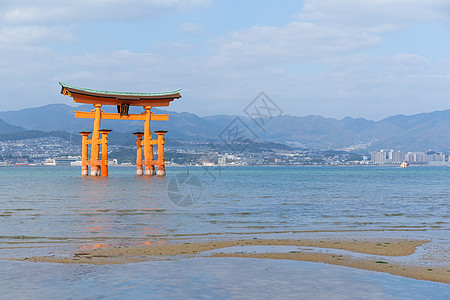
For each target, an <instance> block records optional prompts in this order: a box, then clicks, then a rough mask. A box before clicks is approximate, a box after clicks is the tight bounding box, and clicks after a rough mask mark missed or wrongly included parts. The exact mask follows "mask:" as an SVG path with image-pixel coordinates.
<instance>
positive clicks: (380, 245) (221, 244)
mask: <svg viewBox="0 0 450 300" xmlns="http://www.w3.org/2000/svg"><path fill="white" fill-rule="evenodd" d="M428 242H430V241H428V240H411V239H381V238H378V239H367V240H364V239H358V240H356V239H331V238H330V239H241V240H218V241H207V242H192V243H188V242H185V243H173V244H170V243H169V244H165V245H148V246H130V247H124V246H111V247H110V248H97V249H93V250H82V251H75V252H73V253H70V254H69V255H66V256H65V257H61V256H59V257H58V256H34V257H27V258H23V259H12V260H24V261H33V262H50V263H64V264H96V265H106V264H125V263H135V262H143V261H151V260H168V259H169V260H170V259H178V258H190V257H196V256H202V253H203V252H206V251H211V250H218V249H222V248H227V247H236V246H301V247H317V248H327V249H340V250H347V251H351V252H354V253H360V254H369V255H379V256H386V257H401V256H408V255H411V254H414V252H415V250H416V248H417V247H419V246H421V245H424V244H426V243H428ZM203 256H204V255H203ZM206 257H210V258H211V259H214V258H216V257H245V258H260V259H285V260H298V261H310V262H321V263H327V264H333V265H341V266H346V267H351V268H357V269H365V270H371V271H378V272H385V273H389V274H393V275H399V276H403V277H409V278H414V279H421V280H430V281H436V282H443V283H450V267H447V266H442V265H439V264H436V265H435V266H432V265H429V264H428V265H421V264H420V263H417V264H410V263H389V262H386V261H380V260H376V259H370V258H355V257H351V256H347V255H336V254H332V253H318V252H308V253H304V252H297V251H295V252H289V253H245V252H236V253H220V252H216V253H210V254H207V255H206Z"/></svg>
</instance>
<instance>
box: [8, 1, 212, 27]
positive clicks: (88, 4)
mask: <svg viewBox="0 0 450 300" xmlns="http://www.w3.org/2000/svg"><path fill="white" fill-rule="evenodd" d="M208 5H209V0H96V1H91V0H77V1H61V0H44V1H34V0H15V1H11V3H5V4H2V5H1V6H0V20H2V22H3V23H5V24H12V25H33V24H35V25H39V24H47V25H48V24H78V23H80V22H83V21H98V20H100V21H104V20H109V21H111V20H114V21H124V20H135V19H140V18H149V17H150V18H151V17H157V16H160V15H163V14H167V13H174V12H183V11H186V10H190V9H193V8H198V7H205V6H208Z"/></svg>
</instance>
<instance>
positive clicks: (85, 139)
mask: <svg viewBox="0 0 450 300" xmlns="http://www.w3.org/2000/svg"><path fill="white" fill-rule="evenodd" d="M91 133H92V132H90V131H81V132H80V134H81V135H82V140H81V176H87V175H89V170H88V169H89V167H88V164H89V159H88V154H89V135H90V134H91Z"/></svg>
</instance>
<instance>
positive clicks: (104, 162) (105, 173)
mask: <svg viewBox="0 0 450 300" xmlns="http://www.w3.org/2000/svg"><path fill="white" fill-rule="evenodd" d="M111 131H112V130H109V129H102V130H99V133H101V135H102V138H101V141H102V160H101V172H102V177H106V176H108V175H109V173H108V133H110V132H111Z"/></svg>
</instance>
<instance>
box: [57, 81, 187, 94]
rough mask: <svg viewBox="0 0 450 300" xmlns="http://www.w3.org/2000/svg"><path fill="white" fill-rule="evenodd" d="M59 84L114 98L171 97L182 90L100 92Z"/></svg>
mask: <svg viewBox="0 0 450 300" xmlns="http://www.w3.org/2000/svg"><path fill="white" fill-rule="evenodd" d="M59 84H60V85H61V86H62V87H63V88H67V89H74V90H77V91H84V92H87V93H94V94H104V95H114V96H135V97H146V96H147V97H149V96H169V95H174V94H177V93H179V92H180V91H181V89H178V90H174V91H170V92H157V93H131V92H111V91H100V90H93V89H86V88H81V87H77V86H72V85H68V84H65V83H63V82H59Z"/></svg>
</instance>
